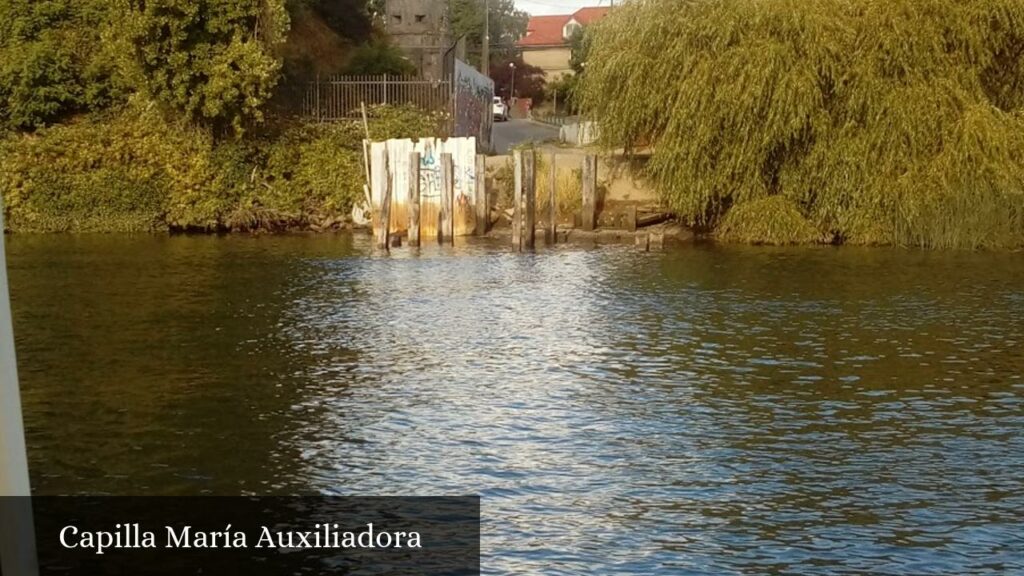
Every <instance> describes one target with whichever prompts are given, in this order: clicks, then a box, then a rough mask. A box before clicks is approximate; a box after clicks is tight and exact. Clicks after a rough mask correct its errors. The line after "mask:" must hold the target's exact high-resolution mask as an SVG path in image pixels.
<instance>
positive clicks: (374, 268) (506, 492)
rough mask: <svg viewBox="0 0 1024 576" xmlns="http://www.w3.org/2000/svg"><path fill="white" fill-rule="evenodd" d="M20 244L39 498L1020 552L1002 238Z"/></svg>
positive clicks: (495, 565) (1009, 563)
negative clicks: (998, 243)
mask: <svg viewBox="0 0 1024 576" xmlns="http://www.w3.org/2000/svg"><path fill="white" fill-rule="evenodd" d="M10 244H11V245H10V251H11V266H12V269H11V281H12V291H13V293H14V299H15V302H14V303H15V321H16V330H17V331H18V337H19V342H18V344H19V353H20V356H21V359H22V366H21V369H22V377H23V380H24V386H25V388H26V393H25V403H26V407H25V409H26V420H27V421H28V422H29V427H30V429H29V442H30V448H31V451H32V454H31V458H32V465H33V475H34V476H33V480H34V482H35V486H36V487H37V489H38V490H40V491H42V492H100V491H103V492H114V493H140V492H141V493H193V492H214V493H229V494H230V493H280V492H285V493H295V492H320V493H342V494H352V493H356V494H364V493H370V494H399V493H401V494H458V493H466V492H469V493H480V494H482V495H483V496H484V513H485V527H484V551H485V554H486V555H487V557H486V558H485V561H484V565H485V567H486V568H487V571H488V572H489V573H494V574H506V573H507V574H520V573H545V574H581V573H601V574H610V573H632V574H648V573H673V574H676V573H680V574H681V573H735V572H740V573H744V572H754V573H770V572H779V573H782V572H785V573H803V574H830V573H836V572H848V573H859V572H872V573H883V574H884V573H892V574H906V573H913V574H928V573H943V574H949V573H968V572H970V573H985V572H989V573H994V574H996V573H998V574H1002V573H1009V572H1013V571H1024V556H1022V550H1024V537H1022V536H1021V535H1020V530H1019V526H1020V524H1021V521H1022V520H1024V517H1022V513H1021V512H1020V510H1024V480H1022V478H1021V475H1020V473H1019V470H1020V469H1022V468H1024V435H1022V434H1021V430H1022V424H1024V381H1022V374H1024V346H1022V345H1021V341H1022V338H1024V321H1022V310H1024V308H1022V303H1024V289H1022V288H1021V286H1022V281H1024V260H1022V259H1021V258H1020V255H1019V254H970V253H924V252H909V251H895V250H857V249H842V250H832V249H821V250H817V249H779V250H770V249H757V250H753V249H737V248H728V249H725V248H709V247H694V248H690V249H685V250H679V251H672V252H667V253H664V254H638V253H636V252H634V251H632V250H629V249H625V248H602V249H600V250H596V251H582V250H577V249H573V248H567V247H566V248H559V249H556V250H549V251H541V252H539V253H538V254H535V255H513V254H510V253H508V252H506V251H505V250H503V249H496V248H494V247H492V246H487V245H470V246H463V247H460V248H457V249H454V250H451V249H440V248H427V249H424V250H423V251H422V252H421V253H420V254H418V255H414V254H412V253H410V251H408V250H403V251H398V252H396V253H395V254H394V255H393V256H391V257H380V256H374V255H372V254H371V252H370V251H369V249H368V244H367V243H366V242H364V241H363V240H361V239H356V240H355V241H353V240H352V239H349V238H347V237H317V238H309V237H290V238H259V239H251V238H220V239H218V238H169V239H168V238H150V237H143V238H135V239H130V240H126V239H125V238H118V237H115V238H90V237H80V238H75V239H69V238H67V237H60V238H34V239H33V238H26V237H14V238H12V239H11V243H10Z"/></svg>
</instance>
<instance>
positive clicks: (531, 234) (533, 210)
mask: <svg viewBox="0 0 1024 576" xmlns="http://www.w3.org/2000/svg"><path fill="white" fill-rule="evenodd" d="M523 196H524V200H525V201H526V202H525V204H526V206H525V217H524V218H523V228H524V230H523V245H524V246H525V247H526V248H529V249H530V250H533V249H534V248H535V247H536V245H537V153H536V151H534V150H530V151H529V152H528V153H527V154H526V155H525V156H524V157H523Z"/></svg>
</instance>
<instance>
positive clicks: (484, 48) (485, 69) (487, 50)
mask: <svg viewBox="0 0 1024 576" xmlns="http://www.w3.org/2000/svg"><path fill="white" fill-rule="evenodd" d="M481 44H482V45H481V46H480V73H481V74H483V75H484V76H488V77H490V75H491V1H490V0H484V41H483V42H482V43H481Z"/></svg>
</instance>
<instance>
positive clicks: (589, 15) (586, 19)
mask: <svg viewBox="0 0 1024 576" xmlns="http://www.w3.org/2000/svg"><path fill="white" fill-rule="evenodd" d="M609 10H611V8H609V7H608V6H591V7H588V8H580V9H579V10H577V11H576V13H575V14H573V15H572V17H573V18H575V19H576V21H577V22H579V23H580V24H583V25H584V26H586V25H587V24H590V23H591V22H595V21H597V20H600V19H601V18H604V17H605V16H607V15H608V11H609Z"/></svg>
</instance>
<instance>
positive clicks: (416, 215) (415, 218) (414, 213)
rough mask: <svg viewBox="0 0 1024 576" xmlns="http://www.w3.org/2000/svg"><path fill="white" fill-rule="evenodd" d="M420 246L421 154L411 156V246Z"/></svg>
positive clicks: (411, 154)
mask: <svg viewBox="0 0 1024 576" xmlns="http://www.w3.org/2000/svg"><path fill="white" fill-rule="evenodd" d="M419 245H420V153H419V152H412V153H410V154H409V246H410V247H411V248H418V247H419Z"/></svg>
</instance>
